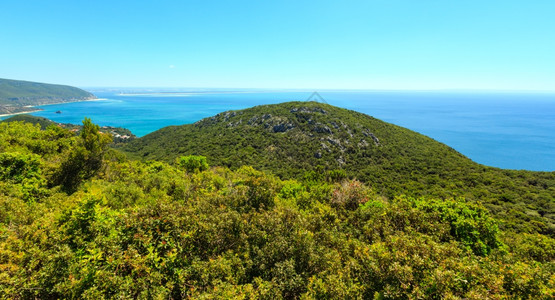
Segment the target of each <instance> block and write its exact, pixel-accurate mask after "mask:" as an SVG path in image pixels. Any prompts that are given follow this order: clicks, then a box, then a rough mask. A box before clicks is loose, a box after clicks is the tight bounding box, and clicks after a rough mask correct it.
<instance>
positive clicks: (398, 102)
mask: <svg viewBox="0 0 555 300" xmlns="http://www.w3.org/2000/svg"><path fill="white" fill-rule="evenodd" d="M92 92H93V93H95V94H96V95H97V96H98V97H99V98H106V100H100V101H88V102H76V103H68V104H59V105H46V106H41V108H43V109H44V111H41V112H37V113H34V115H37V116H43V117H47V118H49V119H52V120H54V121H57V122H63V123H80V122H81V120H82V119H83V118H84V117H85V116H87V117H90V118H91V119H92V120H93V122H95V123H98V124H100V125H109V126H120V127H125V128H129V129H130V130H131V131H132V132H133V133H135V134H136V135H138V136H143V135H145V134H148V133H150V132H152V131H155V130H157V129H160V128H162V127H165V126H168V125H181V124H188V123H193V122H196V121H198V120H200V119H202V118H204V117H208V116H212V115H214V114H217V113H219V112H222V111H226V110H232V109H242V108H248V107H251V106H255V105H261V104H270V103H280V102H284V101H304V100H306V99H307V98H308V97H309V96H310V95H311V92H251V93H200V94H163V95H161V94H141V95H120V94H118V93H114V92H99V91H94V90H93V91H92ZM320 94H321V95H322V97H323V98H324V99H325V101H326V102H327V103H329V104H332V105H336V106H340V107H344V108H348V109H353V110H356V111H360V112H363V113H366V114H368V115H371V116H373V117H376V118H378V119H381V120H384V121H387V122H391V123H394V124H397V125H400V126H403V127H407V128H409V129H412V130H414V131H417V132H420V133H422V134H425V135H427V136H430V137H432V138H434V139H435V140H438V141H440V142H443V143H445V144H447V145H449V146H451V147H453V148H455V149H456V150H457V151H459V152H461V153H462V154H464V155H466V156H468V157H469V158H471V159H472V160H474V161H476V162H479V163H481V164H485V165H489V166H495V167H500V168H508V169H527V170H541V171H554V170H555V93H552V94H549V93H470V92H399V91H394V92H393V91H391V92H388V91H371V92H325V91H322V92H320ZM58 110H60V111H62V113H61V114H56V113H55V112H56V111H58Z"/></svg>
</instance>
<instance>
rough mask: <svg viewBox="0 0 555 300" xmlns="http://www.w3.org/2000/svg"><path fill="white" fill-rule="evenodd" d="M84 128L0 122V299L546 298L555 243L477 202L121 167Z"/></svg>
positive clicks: (337, 182)
mask: <svg viewBox="0 0 555 300" xmlns="http://www.w3.org/2000/svg"><path fill="white" fill-rule="evenodd" d="M85 126H88V128H89V129H94V128H95V127H94V125H93V124H92V123H90V122H88V121H85ZM87 132H88V133H87V134H83V135H81V136H72V135H71V134H70V133H68V132H66V131H63V130H60V129H57V128H54V127H50V128H48V129H47V130H45V131H41V130H40V129H39V127H38V126H32V125H28V124H23V123H17V122H15V123H10V124H3V123H0V151H1V152H0V153H2V156H0V163H1V167H2V169H1V170H2V171H1V172H0V176H1V181H0V295H1V296H2V297H3V298H86V299H88V298H94V299H101V298H160V299H162V298H166V299H167V298H176V299H179V298H187V297H191V298H201V299H202V298H204V299H212V298H235V297H236V298H251V299H255V298H256V299H258V298H267V299H279V298H286V299H295V298H305V299H313V298H315V299H351V298H360V299H372V298H374V299H399V298H404V299H408V298H411V299H412V298H452V299H453V298H455V299H456V298H470V299H485V298H506V297H510V298H532V299H541V298H545V299H549V298H550V297H551V296H552V295H553V293H554V292H555V275H554V274H555V268H554V267H555V265H554V259H555V250H554V249H555V241H554V240H553V239H552V238H551V237H549V236H546V235H539V234H528V233H516V232H511V231H500V230H499V228H498V226H497V222H496V220H495V219H493V218H492V216H491V215H490V214H489V212H488V210H486V209H485V208H484V207H482V206H480V205H479V204H476V203H472V202H467V201H465V200H464V199H447V200H437V199H435V198H429V197H420V198H414V197H407V196H398V197H394V198H391V199H386V198H383V197H381V196H379V195H378V194H377V193H376V192H375V191H374V190H373V189H372V188H371V185H366V184H363V183H361V182H359V181H356V180H349V179H345V178H344V176H343V175H344V174H342V173H341V172H340V171H337V172H329V173H327V176H325V177H323V178H322V177H321V176H317V175H318V174H307V176H305V177H306V180H304V181H302V182H300V181H296V180H287V181H283V180H280V179H278V178H277V177H275V176H273V175H270V174H267V173H263V172H260V171H257V170H255V169H253V168H252V167H245V166H244V167H241V168H239V169H238V170H236V171H231V170H229V169H227V168H222V167H214V168H212V169H207V170H204V169H205V168H204V167H199V168H196V167H194V166H195V165H196V162H199V161H200V162H201V163H200V165H201V166H204V164H203V163H202V161H203V160H202V158H200V157H192V158H191V157H190V158H183V159H180V160H179V161H178V162H183V164H181V166H180V165H179V164H177V165H176V166H172V165H169V164H166V163H162V162H146V163H142V162H137V161H127V160H125V159H124V158H123V157H122V156H121V155H119V154H118V153H117V152H113V151H110V150H107V149H106V148H104V146H103V145H104V140H103V138H102V137H101V135H100V134H98V133H97V132H95V131H94V130H90V131H87ZM81 152H83V153H84V154H83V155H84V156H83V159H84V160H85V161H87V160H89V161H88V162H79V165H80V166H88V167H86V168H84V169H83V171H82V173H79V174H80V176H79V178H80V180H79V182H78V183H77V184H75V186H73V185H72V186H73V187H74V188H73V189H66V187H65V186H64V183H63V182H58V181H56V180H57V179H56V178H58V177H57V175H56V174H58V172H59V171H60V170H61V169H63V168H64V164H68V163H69V162H68V161H74V159H73V158H72V157H74V156H72V155H76V154H72V153H81ZM98 157H100V158H101V160H100V164H97V163H96V160H95V159H96V158H98ZM91 159H92V160H91ZM187 166H193V167H191V168H190V169H189V170H187V169H188V167H187ZM87 168H89V169H87Z"/></svg>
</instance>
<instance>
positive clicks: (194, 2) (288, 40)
mask: <svg viewBox="0 0 555 300" xmlns="http://www.w3.org/2000/svg"><path fill="white" fill-rule="evenodd" d="M0 78H10V79H21V80H30V81H41V82H49V83H62V84H70V85H76V86H81V87H93V86H129V87H145V86H149V87H222V88H229V87H235V88H310V89H323V88H335V89H505V90H506V89H523V90H555V0H522V1H520V0H478V1H474V0H366V1H349V0H341V1H337V0H335V1H322V0H320V1H302V0H295V1H279V0H274V1H262V0H256V1H227V0H226V1H224V0H222V1H210V0H191V1H187V0H181V1H170V0H156V1H147V0H133V1H118V0H110V1H105V0H94V1H92V0H91V1H85V0H83V1H81V0H64V1H62V0H48V1H45V0H34V1H28V0H2V3H1V4H0Z"/></svg>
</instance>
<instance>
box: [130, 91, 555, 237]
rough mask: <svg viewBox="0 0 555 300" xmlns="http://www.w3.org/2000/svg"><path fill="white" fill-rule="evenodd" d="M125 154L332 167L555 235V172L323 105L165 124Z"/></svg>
mask: <svg viewBox="0 0 555 300" xmlns="http://www.w3.org/2000/svg"><path fill="white" fill-rule="evenodd" d="M124 150H125V151H127V152H128V153H130V154H131V156H132V157H134V158H140V159H144V160H149V159H154V160H164V161H167V162H171V161H173V160H174V159H175V158H176V157H178V156H180V155H189V154H201V155H205V156H207V158H208V160H209V162H210V163H211V164H213V165H219V166H227V167H230V168H232V169H237V168H239V167H240V166H242V165H251V166H253V167H255V168H256V169H259V170H265V171H270V172H272V173H274V174H276V175H278V176H280V177H281V178H283V179H289V178H296V179H302V178H304V177H306V176H308V178H310V177H314V176H316V177H318V176H323V174H324V172H326V171H327V172H330V174H329V175H330V176H332V177H333V176H346V177H349V178H357V179H358V180H361V181H363V182H365V183H366V184H368V185H370V186H371V187H372V188H373V189H374V190H375V191H377V192H378V193H379V194H380V195H382V196H385V197H388V198H392V197H394V196H396V195H399V194H406V195H409V196H415V197H418V196H425V195H431V196H434V197H440V198H449V197H456V196H463V197H465V198H467V199H471V200H474V201H479V202H481V203H483V204H484V205H485V206H486V207H487V208H488V209H489V210H490V211H491V212H493V213H494V214H495V215H496V216H497V217H498V218H499V219H501V220H503V224H502V226H504V227H511V228H514V229H517V230H518V231H525V232H540V233H546V234H553V233H554V232H555V203H554V197H555V196H554V195H555V173H554V172H551V173H550V172H529V171H513V170H501V169H496V168H491V167H486V166H483V165H480V164H477V163H474V162H472V161H471V160H470V159H468V158H466V157H464V156H463V155H461V154H460V153H458V152H456V151H455V150H453V149H452V148H450V147H448V146H446V145H444V144H441V143H439V142H437V141H434V140H432V139H431V138H428V137H426V136H423V135H421V134H418V133H416V132H413V131H410V130H408V129H405V128H402V127H399V126H395V125H393V124H389V123H386V122H383V121H380V120H377V119H375V118H372V117H370V116H368V115H365V114H361V113H358V112H354V111H349V110H346V109H341V108H338V107H333V106H330V105H326V104H321V103H316V102H290V103H282V104H278V105H264V106H258V107H254V108H250V109H246V110H241V111H229V112H225V113H221V114H218V115H216V116H214V117H211V118H207V119H203V120H201V121H199V122H197V123H195V124H190V125H183V126H170V127H166V128H163V129H160V130H158V131H156V132H154V133H151V134H149V135H146V136H144V137H142V138H140V139H137V140H135V141H134V142H132V143H130V144H128V145H127V146H126V147H125V148H124ZM307 171H313V172H312V173H306V172H307Z"/></svg>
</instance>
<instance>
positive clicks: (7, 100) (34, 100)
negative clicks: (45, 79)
mask: <svg viewBox="0 0 555 300" xmlns="http://www.w3.org/2000/svg"><path fill="white" fill-rule="evenodd" d="M91 99H96V96H95V95H93V94H91V93H89V92H87V91H84V90H82V89H79V88H76V87H72V86H67V85H58V84H48V83H39V82H31V81H22V80H12V79H2V78H0V113H4V114H6V113H18V112H26V111H27V112H28V111H32V110H33V109H29V108H28V107H25V106H36V105H44V104H52V103H60V102H74V101H83V100H91Z"/></svg>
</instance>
